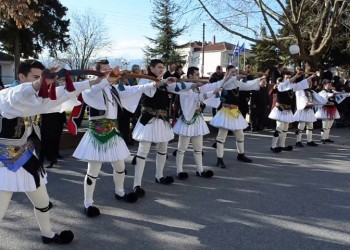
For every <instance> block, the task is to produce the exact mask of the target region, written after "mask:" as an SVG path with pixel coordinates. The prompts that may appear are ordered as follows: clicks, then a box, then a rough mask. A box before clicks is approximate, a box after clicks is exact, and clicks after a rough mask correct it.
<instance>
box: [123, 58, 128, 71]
mask: <svg viewBox="0 0 350 250" xmlns="http://www.w3.org/2000/svg"><path fill="white" fill-rule="evenodd" d="M121 63H122V65H124V66H125V69H128V65H129V64H130V62H128V61H127V60H126V59H124V58H122V59H121Z"/></svg>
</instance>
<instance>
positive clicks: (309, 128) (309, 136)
mask: <svg viewBox="0 0 350 250" xmlns="http://www.w3.org/2000/svg"><path fill="white" fill-rule="evenodd" d="M313 128H314V124H313V123H312V122H307V123H306V138H307V142H312V130H313Z"/></svg>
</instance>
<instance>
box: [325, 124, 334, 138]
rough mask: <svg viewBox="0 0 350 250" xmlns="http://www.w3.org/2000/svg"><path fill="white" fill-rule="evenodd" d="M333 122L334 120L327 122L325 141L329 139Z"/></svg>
mask: <svg viewBox="0 0 350 250" xmlns="http://www.w3.org/2000/svg"><path fill="white" fill-rule="evenodd" d="M333 122H334V120H328V122H327V134H326V137H325V139H329V133H330V132H331V128H332V125H333Z"/></svg>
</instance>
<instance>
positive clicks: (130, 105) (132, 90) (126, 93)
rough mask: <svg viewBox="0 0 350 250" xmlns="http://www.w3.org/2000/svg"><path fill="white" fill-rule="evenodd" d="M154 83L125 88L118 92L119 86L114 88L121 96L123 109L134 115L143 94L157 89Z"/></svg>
mask: <svg viewBox="0 0 350 250" xmlns="http://www.w3.org/2000/svg"><path fill="white" fill-rule="evenodd" d="M153 84H154V82H150V83H145V84H142V85H134V86H124V90H118V86H115V85H114V86H113V87H114V88H115V89H116V90H117V91H118V94H119V97H120V101H121V104H122V106H123V108H125V109H127V110H128V111H130V112H131V113H134V112H135V110H136V108H137V106H138V104H139V102H140V99H141V96H142V94H144V93H145V92H148V91H150V90H152V89H154V90H155V89H156V88H155V87H154V86H153Z"/></svg>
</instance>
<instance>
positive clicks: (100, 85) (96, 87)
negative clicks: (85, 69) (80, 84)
mask: <svg viewBox="0 0 350 250" xmlns="http://www.w3.org/2000/svg"><path fill="white" fill-rule="evenodd" d="M108 85H109V82H108V80H107V79H103V80H102V81H101V82H99V83H98V84H95V85H93V86H91V88H90V90H89V91H90V92H91V94H96V93H98V92H100V91H102V90H103V89H104V88H105V87H106V86H108Z"/></svg>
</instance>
